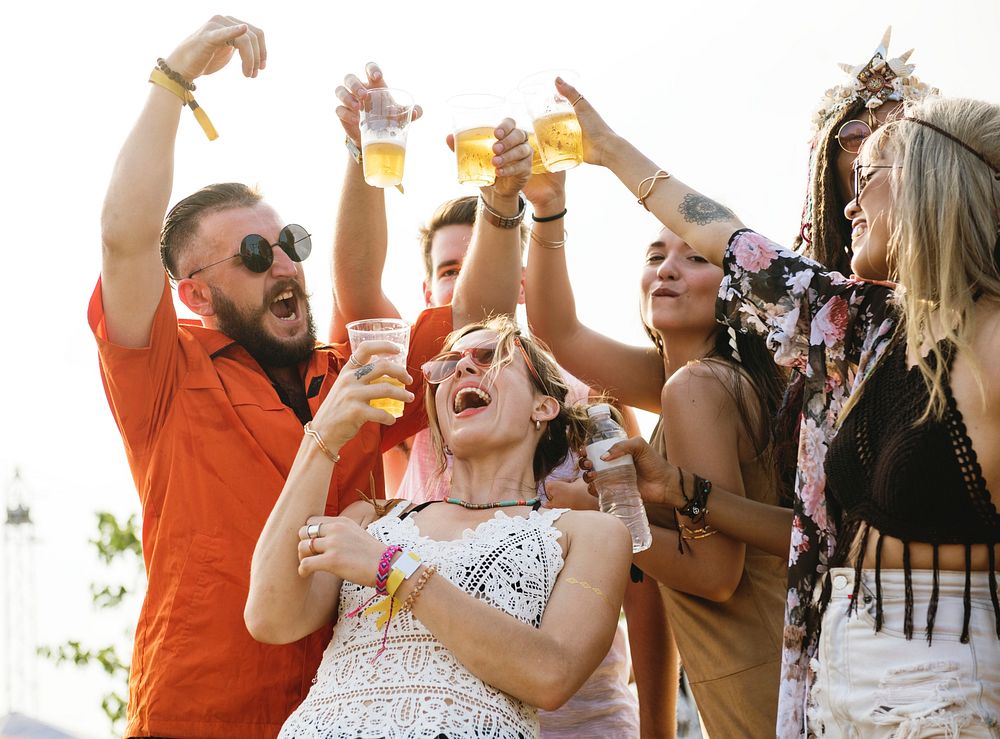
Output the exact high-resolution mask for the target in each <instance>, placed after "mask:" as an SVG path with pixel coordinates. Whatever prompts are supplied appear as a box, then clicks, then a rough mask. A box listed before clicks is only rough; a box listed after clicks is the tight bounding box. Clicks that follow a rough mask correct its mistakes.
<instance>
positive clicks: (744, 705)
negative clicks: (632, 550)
mask: <svg viewBox="0 0 1000 739" xmlns="http://www.w3.org/2000/svg"><path fill="white" fill-rule="evenodd" d="M564 182H565V176H564V175H562V174H556V175H544V176H536V177H535V178H533V179H532V181H531V182H530V183H529V186H528V188H526V191H527V190H528V189H532V188H546V189H547V190H548V192H549V193H550V194H551V198H550V203H549V204H550V205H551V207H549V208H547V209H546V208H542V210H539V203H542V204H543V205H544V204H545V202H546V200H545V198H544V197H542V196H540V195H539V193H537V192H534V191H532V192H528V197H529V198H530V199H531V200H532V202H533V203H534V204H535V208H536V215H539V216H540V217H542V218H545V217H546V216H547V215H548V213H549V211H550V210H551V211H552V213H558V212H560V211H562V210H563V208H564V205H563V204H564V202H565V196H564ZM532 233H533V239H532V247H533V248H532V249H531V250H530V252H529V257H528V259H529V267H528V270H529V273H530V274H531V275H532V279H531V280H530V281H529V282H528V284H527V285H526V297H527V301H526V302H527V310H528V319H529V322H530V324H531V327H532V331H533V332H534V333H535V334H536V335H538V336H540V337H541V338H543V339H544V340H545V341H546V342H547V343H548V344H549V345H550V346H551V347H552V349H553V352H554V354H555V355H556V357H557V358H558V361H559V362H560V364H561V365H563V366H564V367H566V368H567V370H569V371H570V372H572V373H573V374H574V375H576V376H578V377H580V378H581V379H583V380H584V381H585V382H587V383H588V384H590V385H591V386H592V387H598V388H603V389H604V390H605V391H606V392H607V393H608V394H609V395H612V396H613V397H615V398H617V399H619V400H620V401H621V402H622V403H623V404H624V405H630V406H634V407H638V408H642V409H644V410H648V411H652V412H654V413H657V414H660V416H661V422H660V424H659V425H658V427H657V430H656V432H655V435H654V443H655V444H656V445H657V446H658V448H659V450H660V451H661V453H662V454H664V455H665V456H667V457H669V458H670V460H671V461H672V462H673V463H674V464H676V465H679V466H681V467H683V468H684V469H685V470H692V471H697V473H698V474H699V475H701V476H702V477H703V478H705V479H709V480H711V481H712V482H713V483H715V484H717V485H719V486H720V487H721V488H723V489H725V490H733V491H736V492H737V493H738V494H740V495H745V496H746V497H747V498H748V499H751V500H753V501H757V502H758V503H763V504H768V506H767V507H768V508H770V507H771V506H772V505H774V504H777V503H778V502H779V494H778V483H777V478H778V476H777V475H776V474H775V465H774V457H773V454H772V448H773V446H774V444H773V439H772V428H773V423H772V419H773V417H774V414H775V412H776V411H777V408H778V406H779V404H780V400H781V394H782V391H783V389H784V384H785V378H784V376H783V374H781V373H780V371H778V370H777V369H776V368H775V365H774V363H773V360H772V358H771V355H770V353H769V352H768V351H767V349H766V347H765V345H764V343H763V341H762V340H761V339H759V338H757V337H755V336H751V335H750V334H737V333H735V332H733V333H732V334H730V332H729V331H728V330H727V327H726V326H725V325H720V323H719V322H718V321H717V316H716V312H715V299H716V294H717V293H718V290H719V283H720V281H721V279H722V270H721V269H719V268H718V267H716V266H714V265H712V264H710V263H709V262H708V261H707V260H705V259H703V258H702V257H700V256H699V255H698V254H697V253H696V252H694V251H693V250H692V249H691V248H690V247H689V246H688V245H687V244H686V243H684V242H683V241H682V240H681V239H680V238H678V237H677V236H676V235H675V234H673V233H672V232H670V231H669V230H667V229H663V230H662V231H660V232H659V233H658V234H657V235H656V237H655V238H654V239H653V240H652V241H651V243H650V244H649V245H648V246H647V247H646V250H645V254H644V257H643V262H642V273H641V274H642V276H641V299H642V308H641V316H642V321H643V325H644V326H645V328H646V332H647V334H648V335H649V336H650V339H651V340H652V343H653V346H650V347H646V348H641V347H633V346H626V345H624V344H621V343H619V342H617V341H615V340H613V339H611V338H609V337H607V336H603V335H601V334H599V333H597V332H596V331H593V330H591V329H589V328H587V327H586V326H584V325H583V324H582V323H580V321H579V319H578V318H577V316H576V311H575V308H574V302H573V292H572V288H571V286H570V282H569V276H568V272H567V266H566V259H565V252H564V250H562V249H558V248H535V247H536V246H538V245H541V246H543V247H544V246H546V245H551V244H558V243H559V242H560V241H561V240H562V239H564V238H565V237H564V235H563V225H562V219H559V218H556V219H554V220H543V221H541V222H536V223H535V224H534V226H533V232H532ZM637 262H638V259H637ZM692 492H693V491H692ZM762 507H763V506H762ZM776 510H779V509H776ZM653 513H654V520H653V521H652V523H653V524H654V525H653V526H652V529H653V546H652V547H651V548H650V549H648V550H646V551H645V552H642V553H640V554H638V555H636V556H635V558H634V562H635V564H636V565H638V566H639V567H640V568H641V569H642V570H643V571H644V572H645V573H647V574H648V575H649V576H651V577H653V578H655V579H656V580H657V581H659V582H660V584H661V591H662V596H663V601H664V607H665V610H666V613H667V617H668V620H669V621H670V623H671V626H672V630H673V631H674V635H675V638H676V641H677V647H678V650H679V652H680V656H681V662H682V664H683V665H684V667H685V670H686V673H687V675H688V677H689V679H690V684H691V687H692V690H693V693H694V697H695V700H696V703H697V705H698V709H699V712H700V714H701V717H702V723H703V725H704V727H705V729H706V730H707V731H708V733H709V734H710V735H711V736H717V737H734V736H752V737H758V736H768V735H771V734H773V732H774V725H775V716H776V712H777V702H778V690H777V687H778V671H779V664H780V655H781V629H782V615H783V604H784V596H785V587H786V583H785V578H786V566H785V557H786V554H787V548H788V538H787V532H788V522H787V519H788V518H790V515H788V516H785V515H784V514H786V513H787V511H784V510H780V513H779V515H782V516H783V517H784V519H785V521H784V532H785V536H784V538H783V539H781V537H774V538H775V539H776V541H775V542H774V543H773V546H771V547H768V549H769V550H770V551H765V550H762V549H759V548H756V547H753V546H747V545H746V544H744V543H743V542H741V541H736V540H734V539H731V538H729V537H727V536H726V535H724V534H721V533H718V532H717V531H715V530H713V529H711V527H705V526H704V525H702V524H699V523H697V522H696V521H694V520H692V519H690V518H687V517H683V516H678V517H676V519H675V517H674V515H673V512H672V511H671V513H670V514H669V515H667V516H663V517H660V518H658V519H657V518H656V517H655V511H653ZM777 539H781V540H780V541H777Z"/></svg>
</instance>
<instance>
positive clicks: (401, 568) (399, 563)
mask: <svg viewBox="0 0 1000 739" xmlns="http://www.w3.org/2000/svg"><path fill="white" fill-rule="evenodd" d="M422 562H423V560H421V559H420V555H419V554H417V553H416V552H403V553H402V554H401V555H399V559H397V560H396V561H395V562H393V564H392V572H390V573H389V579H388V580H387V581H386V584H385V589H386V590H387V591H388V593H389V596H390V597H392V596H393V595H395V594H396V590H397V589H399V586H400V585H402V584H403V580H408V579H409V578H410V576H411V575H412V574H413V573H414V572H416V571H417V569H418V568H419V567H420V565H421V563H422Z"/></svg>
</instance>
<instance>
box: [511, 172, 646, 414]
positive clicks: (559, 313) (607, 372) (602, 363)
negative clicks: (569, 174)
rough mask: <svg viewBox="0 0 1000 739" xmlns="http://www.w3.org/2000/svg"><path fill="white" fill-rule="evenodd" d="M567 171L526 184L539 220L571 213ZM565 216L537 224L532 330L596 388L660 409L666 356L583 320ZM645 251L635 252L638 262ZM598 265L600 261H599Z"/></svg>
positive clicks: (528, 298)
mask: <svg viewBox="0 0 1000 739" xmlns="http://www.w3.org/2000/svg"><path fill="white" fill-rule="evenodd" d="M565 186H566V175H565V174H564V173H559V174H544V175H535V176H534V177H532V178H531V179H530V180H529V181H528V185H527V186H526V187H525V191H524V192H525V195H526V196H527V197H528V198H529V199H530V200H531V204H532V207H533V209H534V215H535V217H537V218H551V217H554V216H557V215H558V214H559V213H562V212H564V211H566V187H565ZM565 220H566V219H565V217H562V218H556V219H555V220H548V221H542V222H540V223H539V222H533V223H532V226H531V241H530V244H529V249H528V272H527V276H526V279H525V303H526V306H525V307H526V308H527V312H528V324H529V325H530V326H531V332H532V333H533V334H534V335H536V336H538V337H539V338H541V339H543V340H544V341H545V342H546V343H547V344H548V345H549V346H550V347H551V348H552V352H553V354H555V357H556V359H557V360H558V361H559V363H560V364H561V365H562V366H563V367H565V368H566V369H567V370H569V371H570V372H571V373H572V374H574V375H576V376H577V377H580V378H581V379H583V380H585V381H586V382H587V384H589V385H590V386H591V387H594V388H596V389H598V390H599V391H601V392H608V393H609V394H610V395H612V396H613V397H615V398H616V399H618V400H620V401H621V402H622V403H623V404H625V405H630V406H635V407H637V408H642V409H644V410H648V411H652V412H656V411H659V409H660V389H661V388H662V387H663V379H664V377H663V360H662V359H661V357H660V355H659V354H657V352H656V350H655V349H654V348H653V347H648V348H641V347H636V346H630V345H628V344H623V343H621V342H619V341H615V340H614V339H612V338H610V337H607V336H605V335H604V334H601V333H598V332H597V331H594V330H593V329H591V328H589V327H587V326H585V325H584V324H582V323H581V322H580V320H579V318H578V317H577V314H576V301H575V299H574V296H573V286H572V285H571V284H570V279H569V271H568V269H567V265H566V247H565V240H566V230H565V226H564V223H565ZM640 258H641V256H640V253H639V251H638V250H636V264H637V265H638V264H639V259H640ZM594 268H595V269H599V268H600V266H599V265H598V264H595V265H594Z"/></svg>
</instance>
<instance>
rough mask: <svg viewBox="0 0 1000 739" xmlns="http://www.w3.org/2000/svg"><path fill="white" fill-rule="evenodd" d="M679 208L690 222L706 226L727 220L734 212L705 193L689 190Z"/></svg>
mask: <svg viewBox="0 0 1000 739" xmlns="http://www.w3.org/2000/svg"><path fill="white" fill-rule="evenodd" d="M677 210H679V211H680V213H681V215H683V216H684V220H685V221H687V222H688V223H697V224H698V225H699V226H705V225H707V224H709V223H713V222H715V221H727V220H729V219H730V218H732V217H733V212H732V211H731V210H729V208H727V207H726V206H724V205H721V204H719V203H717V202H715V201H714V200H712V199H711V198H706V197H705V196H704V195H697V194H695V193H693V192H689V193H688V194H687V195H685V196H684V199H683V200H681V204H680V205H679V206H677Z"/></svg>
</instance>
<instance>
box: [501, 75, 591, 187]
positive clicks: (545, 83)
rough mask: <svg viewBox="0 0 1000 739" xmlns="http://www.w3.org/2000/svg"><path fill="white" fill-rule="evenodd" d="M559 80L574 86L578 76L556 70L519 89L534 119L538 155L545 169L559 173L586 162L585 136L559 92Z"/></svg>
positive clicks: (528, 79)
mask: <svg viewBox="0 0 1000 739" xmlns="http://www.w3.org/2000/svg"><path fill="white" fill-rule="evenodd" d="M556 77H562V78H563V79H564V80H566V81H567V82H570V83H571V84H573V83H574V82H575V80H576V77H577V75H576V73H575V72H572V71H570V70H561V69H553V70H549V71H546V72H538V73H536V74H533V75H529V76H528V77H525V78H524V79H523V80H521V81H520V82H519V83H518V85H517V89H518V90H519V91H520V93H521V96H522V98H523V99H524V105H525V107H527V109H528V114H529V115H530V116H531V126H532V128H533V129H534V133H535V140H536V143H537V145H538V148H537V151H538V153H539V155H540V156H541V160H542V163H543V164H544V165H545V169H546V170H548V171H549V172H560V171H562V170H564V169H572V168H573V167H575V166H576V165H578V164H580V163H581V162H582V161H583V132H582V130H581V129H580V122H579V121H578V120H577V119H576V113H574V112H573V106H572V105H571V104H570V101H569V100H567V99H566V98H564V97H563V96H562V95H560V94H559V92H558V91H557V90H556V83H555V80H556Z"/></svg>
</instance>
